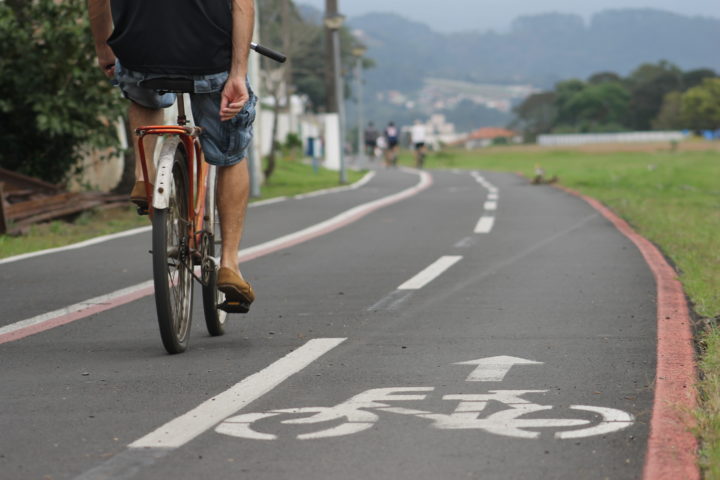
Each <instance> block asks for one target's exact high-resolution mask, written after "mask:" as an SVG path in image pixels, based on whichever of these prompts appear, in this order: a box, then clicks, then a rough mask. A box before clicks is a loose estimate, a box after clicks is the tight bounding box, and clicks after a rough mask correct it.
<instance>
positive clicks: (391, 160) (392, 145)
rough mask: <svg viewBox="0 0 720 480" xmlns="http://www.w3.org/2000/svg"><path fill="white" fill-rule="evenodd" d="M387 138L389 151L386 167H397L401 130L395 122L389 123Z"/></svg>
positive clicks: (387, 152)
mask: <svg viewBox="0 0 720 480" xmlns="http://www.w3.org/2000/svg"><path fill="white" fill-rule="evenodd" d="M385 138H386V139H387V151H386V152H385V165H386V166H388V167H396V166H397V152H398V148H399V147H398V145H399V143H400V130H398V128H397V127H396V126H395V123H394V122H390V123H388V126H387V127H386V128H385Z"/></svg>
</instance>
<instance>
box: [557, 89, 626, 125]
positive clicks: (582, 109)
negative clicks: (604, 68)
mask: <svg viewBox="0 0 720 480" xmlns="http://www.w3.org/2000/svg"><path fill="white" fill-rule="evenodd" d="M629 103H630V94H629V93H628V91H627V90H626V89H625V88H624V87H623V86H622V85H620V84H619V83H600V84H597V85H590V86H588V87H587V88H585V89H583V90H582V91H580V92H578V93H576V94H575V95H573V96H572V97H571V98H570V100H569V101H568V103H567V110H568V111H569V112H570V113H571V114H572V115H573V116H574V118H575V119H576V121H577V122H579V123H581V124H584V125H583V127H582V128H581V129H582V130H583V131H588V132H593V131H597V130H598V128H599V127H601V126H607V125H621V124H622V123H623V122H624V120H625V119H626V118H627V114H628V106H629Z"/></svg>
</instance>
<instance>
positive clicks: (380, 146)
mask: <svg viewBox="0 0 720 480" xmlns="http://www.w3.org/2000/svg"><path fill="white" fill-rule="evenodd" d="M387 147H388V144H387V139H386V138H385V135H378V137H377V140H375V149H374V154H375V158H377V159H378V160H379V159H381V158H383V159H384V158H385V152H386V150H387Z"/></svg>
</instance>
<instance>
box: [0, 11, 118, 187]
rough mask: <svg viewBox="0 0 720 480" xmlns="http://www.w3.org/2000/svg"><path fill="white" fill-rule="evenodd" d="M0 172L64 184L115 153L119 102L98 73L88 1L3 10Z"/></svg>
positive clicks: (0, 31)
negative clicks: (96, 153) (89, 158)
mask: <svg viewBox="0 0 720 480" xmlns="http://www.w3.org/2000/svg"><path fill="white" fill-rule="evenodd" d="M0 52H2V55H0V144H1V145H3V148H2V150H0V166H1V167H3V168H7V169H10V170H15V171H18V172H21V173H25V174H27V175H32V176H36V177H40V178H42V179H44V180H47V181H50V182H60V181H63V180H65V179H66V178H67V177H68V175H69V174H70V173H72V171H73V168H74V166H75V165H76V164H77V161H78V159H79V157H80V147H81V146H87V147H94V148H104V147H109V146H116V145H117V133H116V128H115V119H117V118H118V116H119V115H120V114H121V105H122V101H121V99H120V98H119V95H118V94H117V93H115V92H113V88H112V87H111V86H110V84H109V82H108V81H107V79H106V78H105V77H104V76H103V75H102V73H101V72H100V70H99V69H98V68H97V67H95V49H94V46H93V42H92V37H91V34H90V27H89V22H88V20H87V12H86V8H85V1H84V0H64V1H63V2H59V3H56V2H54V1H53V0H37V1H32V2H30V1H26V0H19V1H7V2H0Z"/></svg>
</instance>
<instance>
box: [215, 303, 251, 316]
mask: <svg viewBox="0 0 720 480" xmlns="http://www.w3.org/2000/svg"><path fill="white" fill-rule="evenodd" d="M218 309H220V310H222V311H224V312H227V313H248V312H249V311H250V304H249V303H246V302H231V301H228V300H225V301H224V302H223V303H221V304H220V305H218Z"/></svg>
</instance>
